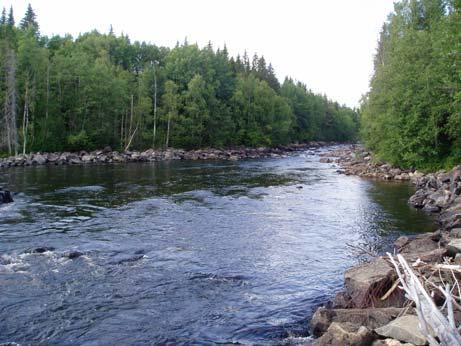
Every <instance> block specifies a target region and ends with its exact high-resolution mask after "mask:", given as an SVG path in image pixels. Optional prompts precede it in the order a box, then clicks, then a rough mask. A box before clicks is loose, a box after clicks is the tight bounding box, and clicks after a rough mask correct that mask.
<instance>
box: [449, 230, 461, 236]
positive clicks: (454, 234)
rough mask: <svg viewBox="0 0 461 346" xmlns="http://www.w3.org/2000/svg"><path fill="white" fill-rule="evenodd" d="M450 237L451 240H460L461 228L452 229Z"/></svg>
mask: <svg viewBox="0 0 461 346" xmlns="http://www.w3.org/2000/svg"><path fill="white" fill-rule="evenodd" d="M450 237H452V238H461V228H453V229H452V230H451V231H450Z"/></svg>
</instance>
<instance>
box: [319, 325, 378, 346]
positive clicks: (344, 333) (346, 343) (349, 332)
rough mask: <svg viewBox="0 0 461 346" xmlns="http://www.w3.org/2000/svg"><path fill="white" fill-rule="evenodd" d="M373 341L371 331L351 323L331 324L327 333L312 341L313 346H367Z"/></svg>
mask: <svg viewBox="0 0 461 346" xmlns="http://www.w3.org/2000/svg"><path fill="white" fill-rule="evenodd" d="M374 339H375V337H374V335H373V333H372V331H371V330H370V329H368V328H367V327H364V326H357V325H354V324H352V323H347V322H346V323H337V322H333V323H332V324H331V325H330V327H329V328H328V331H327V332H326V333H325V334H323V335H322V336H321V337H320V338H318V339H317V340H315V341H314V343H313V344H312V345H313V346H326V345H342V346H352V345H353V346H368V345H370V344H371V343H372V342H373V340H374Z"/></svg>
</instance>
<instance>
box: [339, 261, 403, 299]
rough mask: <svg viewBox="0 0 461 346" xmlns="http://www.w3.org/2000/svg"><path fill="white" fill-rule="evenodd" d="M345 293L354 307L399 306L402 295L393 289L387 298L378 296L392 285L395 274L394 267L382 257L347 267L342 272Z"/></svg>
mask: <svg viewBox="0 0 461 346" xmlns="http://www.w3.org/2000/svg"><path fill="white" fill-rule="evenodd" d="M344 278H345V282H344V285H345V288H346V293H347V294H348V295H349V296H350V297H351V300H352V303H353V305H354V307H356V308H367V307H389V306H395V307H400V306H402V304H403V302H404V296H403V294H402V292H401V291H400V290H395V291H394V292H393V293H392V294H391V295H390V296H389V297H388V299H386V300H384V301H382V300H381V299H380V298H381V297H382V296H383V295H384V294H385V293H386V292H387V291H388V290H389V289H390V288H391V287H392V285H393V283H394V281H395V279H396V274H395V271H394V268H393V267H392V266H391V264H389V263H388V262H387V261H386V260H385V259H384V258H383V257H378V258H376V259H375V260H373V261H371V262H369V263H365V264H362V265H360V266H357V267H353V268H351V269H348V270H347V271H346V273H345V274H344Z"/></svg>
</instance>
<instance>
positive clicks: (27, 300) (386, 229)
mask: <svg viewBox="0 0 461 346" xmlns="http://www.w3.org/2000/svg"><path fill="white" fill-rule="evenodd" d="M330 149H331V148H330ZM323 150H328V149H327V148H324V149H321V150H306V151H304V152H300V153H296V154H294V155H292V156H286V157H282V158H265V159H254V160H242V161H222V162H221V161H164V162H155V163H128V164H113V165H88V166H83V165H82V166H79V165H78V166H59V167H58V166H37V167H18V168H11V169H8V170H3V171H0V185H5V186H7V187H8V188H9V189H11V190H12V191H16V192H18V194H16V195H15V196H14V199H15V202H14V203H13V204H8V205H2V206H0V291H1V295H0V321H1V322H0V343H1V342H17V343H20V344H22V345H110V344H114V345H115V344H116V345H151V344H171V345H177V344H197V345H198V344H200V345H214V344H229V343H233V344H250V345H251V344H264V345H267V344H269V345H270V344H273V345H279V344H296V343H297V342H302V341H304V340H305V339H304V338H305V337H307V336H308V320H309V318H310V317H311V316H312V313H313V311H315V309H316V307H317V306H319V305H321V304H324V303H326V302H327V301H328V300H329V299H331V298H332V297H333V296H334V294H335V293H336V292H337V291H339V290H340V289H341V288H342V285H343V273H344V270H345V269H346V268H348V267H350V266H352V265H354V264H357V263H358V262H359V261H363V260H365V259H366V255H365V252H370V253H382V252H383V251H385V250H388V249H390V248H391V245H392V242H393V241H394V240H395V239H396V238H397V237H398V236H400V235H402V234H414V233H419V232H427V231H431V230H434V225H433V222H432V220H431V219H430V218H429V217H428V216H427V215H425V214H424V213H422V212H421V211H418V210H414V209H412V208H411V207H410V206H408V204H407V199H408V197H409V196H410V195H411V194H412V192H413V191H414V189H413V187H412V186H411V185H409V184H406V183H387V182H378V181H372V180H365V179H361V178H357V177H351V176H344V175H340V174H338V173H337V172H336V170H337V167H335V166H334V165H332V164H328V163H320V162H319V159H320V157H319V154H320V153H321V152H322V151H323ZM359 248H360V249H363V250H366V251H361V250H359Z"/></svg>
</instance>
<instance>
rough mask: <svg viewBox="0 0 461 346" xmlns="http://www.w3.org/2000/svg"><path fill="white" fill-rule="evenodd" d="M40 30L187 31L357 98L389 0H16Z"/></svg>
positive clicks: (137, 36)
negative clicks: (31, 10) (34, 17)
mask: <svg viewBox="0 0 461 346" xmlns="http://www.w3.org/2000/svg"><path fill="white" fill-rule="evenodd" d="M29 2H31V4H32V7H33V8H34V9H35V11H36V13H37V16H38V21H39V24H40V29H41V32H42V34H45V35H52V34H65V33H70V34H72V35H73V36H77V35H78V34H79V33H81V32H86V31H89V30H92V29H97V30H98V31H100V32H108V30H109V27H110V25H111V24H112V25H113V27H114V31H115V32H116V33H117V34H120V33H121V32H124V33H125V34H128V35H129V36H130V38H131V39H132V40H133V41H134V40H140V41H149V42H152V43H155V44H157V45H162V46H169V47H172V46H174V45H175V43H176V41H180V42H183V41H184V38H185V37H187V38H188V41H189V42H190V43H193V42H197V43H198V44H199V45H200V46H203V45H205V44H206V43H207V42H208V41H212V42H213V44H214V46H215V48H216V47H222V46H223V45H224V43H225V44H226V45H227V47H228V49H229V52H230V53H231V54H232V55H237V53H243V51H244V50H247V51H248V52H249V54H250V56H252V55H253V53H254V52H256V53H257V54H258V55H264V57H265V58H266V61H269V62H272V64H273V66H274V68H275V70H276V72H277V76H278V77H279V79H280V80H281V81H283V79H284V78H285V76H291V77H293V78H295V79H297V80H300V81H302V82H304V83H306V84H307V85H308V87H309V88H310V89H312V90H313V91H315V92H318V93H325V94H327V95H328V96H329V97H330V98H332V99H334V100H337V101H339V102H340V103H345V104H347V105H349V106H357V105H358V102H359V100H360V97H361V96H362V94H364V93H365V92H366V91H367V89H368V82H369V79H370V76H371V73H372V69H373V64H372V60H373V55H374V52H375V48H376V43H377V39H378V35H379V31H380V29H381V26H382V24H383V22H384V21H385V20H386V18H387V15H388V14H389V13H390V12H391V11H392V9H393V0H284V1H281V0H279V1H274V0H265V1H264V0H162V1H159V0H117V1H114V0H112V1H109V0H72V1H70V0H24V1H23V0H15V1H8V0H7V1H2V2H0V5H5V6H6V7H9V6H10V5H13V8H14V12H15V18H16V21H17V22H18V21H19V20H20V19H21V18H22V17H23V15H24V12H25V9H26V7H27V4H28V3H29Z"/></svg>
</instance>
